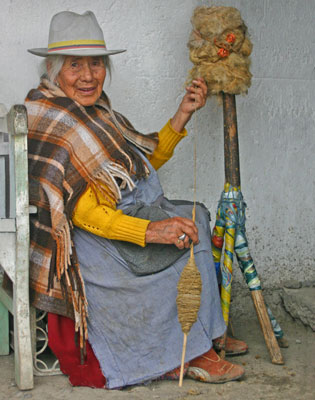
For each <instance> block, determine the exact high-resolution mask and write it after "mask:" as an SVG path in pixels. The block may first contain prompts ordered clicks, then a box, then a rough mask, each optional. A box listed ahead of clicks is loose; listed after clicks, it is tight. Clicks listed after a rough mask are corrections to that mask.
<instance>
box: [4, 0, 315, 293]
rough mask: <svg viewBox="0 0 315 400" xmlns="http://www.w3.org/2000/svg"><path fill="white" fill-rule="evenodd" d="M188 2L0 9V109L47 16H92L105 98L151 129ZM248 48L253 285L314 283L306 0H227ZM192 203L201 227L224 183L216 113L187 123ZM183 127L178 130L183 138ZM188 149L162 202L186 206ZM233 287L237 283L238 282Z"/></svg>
mask: <svg viewBox="0 0 315 400" xmlns="http://www.w3.org/2000/svg"><path fill="white" fill-rule="evenodd" d="M201 4H206V5H209V4H213V2H206V1H194V0H90V1H89V2H88V3H87V2H86V1H83V0H63V1H62V0H28V1H25V0H11V1H9V0H0V5H1V11H0V48H1V58H0V71H1V72H0V87H1V92H0V102H3V103H5V104H6V105H7V106H8V107H9V106H10V105H12V104H13V103H20V102H23V99H24V97H25V95H26V93H27V92H28V90H29V89H30V88H32V87H34V86H37V83H38V74H37V65H38V62H39V61H40V58H39V57H36V56H33V55H31V54H29V53H27V52H26V49H27V48H32V47H45V46H46V45H47V38H48V28H49V23H50V19H51V17H52V15H53V14H55V13H57V12H59V11H61V10H65V9H67V10H72V11H75V12H79V13H82V12H84V11H85V10H86V9H91V10H93V11H94V12H95V14H96V16H97V18H98V20H99V22H100V24H101V26H102V28H103V30H104V34H105V40H106V42H107V46H108V48H127V49H128V51H127V52H126V53H124V54H120V55H117V56H114V66H115V71H114V75H113V79H112V83H111V84H110V86H109V87H107V86H106V90H107V92H108V94H109V95H110V97H111V98H112V101H113V105H114V108H116V109H118V110H120V111H121V112H123V113H124V114H125V115H126V116H127V117H128V118H129V119H130V120H131V121H132V122H133V123H134V125H135V126H136V127H137V128H138V129H139V130H142V131H145V132H149V131H152V130H159V129H160V128H161V127H162V126H163V124H164V123H165V122H166V121H167V120H168V119H169V118H170V117H171V115H172V113H173V112H175V110H176V106H177V105H178V104H179V101H180V98H181V96H182V94H183V91H184V89H183V88H184V83H185V80H186V77H187V72H188V70H189V69H190V68H191V64H190V62H189V59H188V50H187V47H186V42H187V39H188V36H189V33H190V31H191V25H190V17H191V15H192V11H193V9H194V8H195V7H196V6H197V5H201ZM216 4H219V5H231V6H235V7H237V8H238V9H239V10H240V11H241V14H242V17H243V19H244V20H245V22H246V24H247V25H248V27H249V32H250V35H251V39H252V41H253V44H254V49H253V54H252V68H251V71H252V73H253V75H254V78H253V81H252V87H251V88H250V90H249V93H248V95H247V96H245V97H242V96H238V98H237V109H238V125H239V141H240V162H241V181H242V190H243V194H244V197H245V200H246V201H247V204H248V210H247V217H248V219H247V235H248V239H249V243H250V248H251V251H252V256H253V258H254V260H255V264H256V266H257V269H258V271H259V273H260V275H261V276H262V279H263V282H264V286H265V287H277V286H280V285H281V282H282V281H283V280H284V279H293V278H297V279H299V280H301V281H310V280H315V262H314V245H315V215H314V211H313V210H314V194H315V178H314V171H315V158H314V152H315V128H314V126H315V94H314V93H315V82H314V79H315V66H314V64H315V63H314V54H315V41H314V17H315V0H273V1H271V0H238V1H237V0H230V1H221V2H218V3H216ZM196 125H197V130H198V199H199V200H200V201H203V202H204V203H205V204H206V205H207V206H208V207H209V208H210V210H211V212H212V216H213V219H214V218H215V211H216V205H217V201H218V199H219V196H220V193H221V190H222V188H223V183H224V165H223V124H222V107H221V106H220V105H218V104H217V102H216V100H215V99H210V100H209V101H208V104H207V106H206V107H205V108H204V109H203V110H202V111H201V112H199V113H198V115H197V117H196ZM191 126H192V125H191V124H190V125H189V128H190V133H191V130H192V129H191ZM191 144H192V142H191V139H190V138H186V140H185V141H183V142H182V143H180V145H179V147H178V149H177V152H176V155H175V156H174V158H173V159H172V160H171V161H170V162H169V163H168V164H167V165H166V166H164V167H163V168H162V169H161V171H160V177H161V180H162V183H163V186H164V188H165V191H166V194H167V195H168V196H169V197H170V198H188V199H192V182H193V179H192V176H193V175H192V173H193V164H192V147H191ZM236 279H237V280H241V277H240V274H239V272H237V273H236Z"/></svg>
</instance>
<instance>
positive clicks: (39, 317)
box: [0, 104, 60, 390]
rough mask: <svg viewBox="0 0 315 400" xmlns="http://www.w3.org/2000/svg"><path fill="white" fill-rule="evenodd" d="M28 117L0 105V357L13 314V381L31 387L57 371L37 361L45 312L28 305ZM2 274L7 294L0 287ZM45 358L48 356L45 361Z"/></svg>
mask: <svg viewBox="0 0 315 400" xmlns="http://www.w3.org/2000/svg"><path fill="white" fill-rule="evenodd" d="M27 165H28V164H27V114H26V109H25V107H24V106H23V105H15V106H13V107H12V108H11V110H10V112H9V113H7V112H6V110H5V107H4V106H3V105H2V104H0V355H3V356H4V355H7V354H9V341H10V338H9V324H8V322H9V312H10V313H11V314H12V315H13V321H14V324H13V325H14V328H13V337H14V340H13V343H12V347H13V348H14V362H15V380H16V384H17V386H18V387H19V389H21V390H27V389H32V388H33V386H34V381H33V375H34V374H35V375H47V374H48V375H55V374H58V373H60V369H59V367H58V361H56V359H53V361H52V362H51V360H50V364H51V365H50V366H49V362H46V360H43V359H41V358H40V354H42V353H43V352H44V350H45V349H46V347H47V345H48V335H47V328H46V326H45V324H44V323H43V318H44V316H45V314H43V313H39V312H38V311H37V310H35V309H34V308H33V307H30V303H29V240H30V239H29V234H30V233H29V214H30V213H32V212H36V207H33V206H29V198H28V171H27ZM3 271H5V273H6V274H7V276H8V277H9V278H10V281H11V282H12V287H13V290H12V293H10V292H8V291H7V290H4V289H3V288H2V284H1V283H2V282H1V281H2V278H3ZM46 358H47V357H46Z"/></svg>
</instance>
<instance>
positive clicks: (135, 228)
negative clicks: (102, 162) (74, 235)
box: [72, 121, 187, 247]
mask: <svg viewBox="0 0 315 400" xmlns="http://www.w3.org/2000/svg"><path fill="white" fill-rule="evenodd" d="M186 135H187V131H186V130H185V129H184V130H183V131H182V132H177V131H175V130H174V129H173V127H172V125H171V123H170V121H168V123H167V124H166V125H165V126H164V128H162V129H161V131H160V132H159V144H158V146H157V148H156V149H155V151H154V153H153V154H152V155H149V156H147V157H148V159H149V161H150V162H151V164H152V165H153V167H154V168H155V169H156V170H157V169H159V168H160V167H161V166H162V165H163V164H164V163H166V161H168V160H169V159H170V158H171V157H172V155H173V152H174V149H175V147H176V145H177V144H178V143H179V142H180V140H181V139H182V138H183V137H185V136H186ZM72 221H73V223H74V225H76V226H78V227H79V228H81V229H84V230H86V231H89V232H92V233H94V234H95V235H99V236H102V237H105V238H107V239H114V240H125V241H127V242H132V243H135V244H138V245H139V246H142V247H144V246H145V233H146V230H147V226H148V225H149V223H150V221H149V220H145V219H140V218H135V217H131V216H129V215H125V214H124V213H123V212H122V211H121V210H117V209H116V207H113V206H111V205H110V204H109V203H108V201H106V199H105V198H104V196H103V195H102V193H101V192H100V191H99V190H97V189H96V188H95V187H94V186H91V185H90V186H88V187H87V189H86V191H85V192H84V193H83V195H82V196H81V197H80V198H79V200H78V202H77V204H76V207H75V209H74V212H73V215H72Z"/></svg>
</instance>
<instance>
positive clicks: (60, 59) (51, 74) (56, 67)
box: [40, 55, 112, 84]
mask: <svg viewBox="0 0 315 400" xmlns="http://www.w3.org/2000/svg"><path fill="white" fill-rule="evenodd" d="M66 57H67V56H63V55H53V56H47V57H46V58H45V59H44V60H43V61H42V64H41V67H40V69H41V77H42V78H47V79H48V80H49V81H50V82H51V83H54V84H55V83H56V78H57V76H58V74H59V72H60V70H61V68H62V66H63V63H64V62H65V59H66ZM102 58H103V61H104V65H105V68H106V71H107V72H108V73H109V77H110V78H111V75H112V62H111V59H110V58H109V56H102ZM48 63H49V64H50V66H49V70H48V68H47V64H48Z"/></svg>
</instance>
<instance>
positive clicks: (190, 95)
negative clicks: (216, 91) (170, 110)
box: [171, 78, 208, 132]
mask: <svg viewBox="0 0 315 400" xmlns="http://www.w3.org/2000/svg"><path fill="white" fill-rule="evenodd" d="M207 91H208V89H207V85H206V83H205V81H204V79H203V78H197V79H194V80H193V81H192V85H191V86H187V87H186V94H185V96H184V97H183V100H182V101H181V103H180V105H179V107H178V110H177V111H176V114H175V115H174V117H173V118H172V119H171V125H172V127H173V128H174V129H175V130H176V131H177V132H182V130H183V129H184V128H185V125H186V124H187V122H188V121H189V120H190V118H191V116H192V114H193V113H194V112H195V111H196V110H199V109H200V108H202V107H203V106H204V105H205V104H206V101H207Z"/></svg>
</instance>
